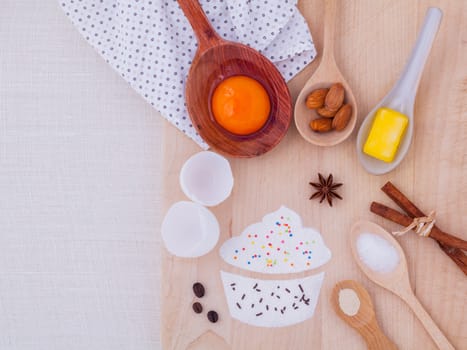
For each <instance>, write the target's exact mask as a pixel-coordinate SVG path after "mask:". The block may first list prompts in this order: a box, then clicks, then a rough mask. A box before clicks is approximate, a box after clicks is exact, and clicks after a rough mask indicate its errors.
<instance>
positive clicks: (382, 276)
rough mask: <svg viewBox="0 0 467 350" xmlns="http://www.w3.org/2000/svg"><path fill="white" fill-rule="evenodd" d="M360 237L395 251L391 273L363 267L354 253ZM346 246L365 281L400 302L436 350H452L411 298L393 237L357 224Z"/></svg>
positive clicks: (369, 225)
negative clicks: (374, 237) (379, 241)
mask: <svg viewBox="0 0 467 350" xmlns="http://www.w3.org/2000/svg"><path fill="white" fill-rule="evenodd" d="M362 233H372V234H375V235H378V236H380V237H381V238H383V239H385V240H386V241H387V242H388V243H390V244H391V245H392V246H393V247H394V248H395V249H396V250H397V252H398V254H399V263H398V265H397V266H396V267H395V268H394V270H393V271H391V272H388V273H381V272H377V271H374V270H372V269H370V268H369V267H368V266H367V265H365V263H364V262H363V261H362V260H361V259H360V256H359V254H358V249H357V239H358V237H359V236H360V235H361V234H362ZM350 246H351V248H352V254H353V256H354V258H355V260H356V261H357V264H358V266H359V267H360V268H361V269H362V271H363V272H364V273H365V274H366V275H367V277H368V278H369V279H370V280H372V281H373V282H375V283H376V284H379V285H380V286H381V287H383V288H386V289H387V290H389V291H391V292H393V293H394V294H396V295H397V296H399V297H400V298H401V299H402V300H404V301H405V302H406V303H407V305H408V306H409V307H410V308H411V309H412V311H413V312H414V313H415V315H416V316H417V317H418V319H419V320H420V322H421V323H422V324H423V326H424V327H425V329H426V331H427V332H428V334H430V336H431V338H432V339H433V341H434V342H435V343H436V345H437V346H438V348H440V349H441V350H447V349H449V350H454V347H453V346H452V345H451V343H449V340H448V339H447V338H446V336H445V335H444V334H443V332H442V331H441V330H440V329H439V328H438V326H437V325H436V323H435V322H434V321H433V319H432V318H431V316H430V315H429V314H428V313H427V312H426V311H425V309H424V308H423V306H422V305H421V304H420V302H419V301H418V299H417V297H416V296H415V295H414V293H413V291H412V287H411V286H410V281H409V272H408V269H407V260H406V259H405V254H404V251H403V250H402V248H401V246H400V245H399V243H398V242H397V241H396V240H395V239H394V237H393V236H392V235H391V234H390V233H389V232H387V231H386V230H385V229H383V228H382V227H381V226H379V225H377V224H375V223H373V222H370V221H358V222H356V223H355V224H354V225H353V227H352V229H351V232H350Z"/></svg>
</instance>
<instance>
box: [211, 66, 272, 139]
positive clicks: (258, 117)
mask: <svg viewBox="0 0 467 350" xmlns="http://www.w3.org/2000/svg"><path fill="white" fill-rule="evenodd" d="M211 107H212V113H213V114H214V119H215V120H216V121H217V123H219V125H220V126H222V127H223V128H224V129H226V130H228V131H230V132H231V133H233V134H237V135H248V134H251V133H254V132H255V131H258V130H259V129H261V128H262V127H263V126H264V124H265V123H266V121H267V120H268V118H269V112H270V111H271V103H270V101H269V95H268V93H267V92H266V90H265V89H264V87H263V86H262V85H261V84H260V83H259V82H257V81H256V80H255V79H252V78H250V77H247V76H243V75H236V76H233V77H230V78H227V79H225V80H224V81H222V82H221V83H220V84H219V85H218V86H217V87H216V89H215V90H214V94H213V96H212V100H211Z"/></svg>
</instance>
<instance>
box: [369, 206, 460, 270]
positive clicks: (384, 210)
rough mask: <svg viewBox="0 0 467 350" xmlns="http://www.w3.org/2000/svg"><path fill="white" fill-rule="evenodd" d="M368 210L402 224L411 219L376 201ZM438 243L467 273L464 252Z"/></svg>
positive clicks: (406, 223) (406, 224)
mask: <svg viewBox="0 0 467 350" xmlns="http://www.w3.org/2000/svg"><path fill="white" fill-rule="evenodd" d="M370 210H371V211H372V212H373V213H375V214H377V215H379V216H382V217H383V218H385V219H388V220H391V221H393V222H395V223H397V224H399V225H402V226H409V225H410V224H411V223H412V220H413V218H411V217H409V216H407V215H404V214H402V213H399V212H398V211H397V210H394V209H392V208H389V207H387V206H385V205H384V204H381V203H377V202H373V203H371V206H370ZM434 229H435V228H434V227H433V229H432V231H431V234H430V236H428V237H431V238H433V237H432V235H433V231H434ZM438 230H439V229H438ZM435 240H436V239H435ZM438 244H439V246H440V248H441V249H442V250H443V252H444V253H446V255H448V256H449V257H450V258H451V259H452V260H453V261H454V262H455V263H456V265H457V266H459V268H460V269H461V270H462V272H464V274H465V275H467V255H465V253H464V252H463V251H462V250H461V249H459V248H454V247H451V246H449V245H446V244H444V243H442V242H441V241H438Z"/></svg>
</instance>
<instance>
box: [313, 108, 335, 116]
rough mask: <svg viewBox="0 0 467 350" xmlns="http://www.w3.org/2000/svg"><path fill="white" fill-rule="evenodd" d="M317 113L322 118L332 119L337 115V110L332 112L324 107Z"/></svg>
mask: <svg viewBox="0 0 467 350" xmlns="http://www.w3.org/2000/svg"><path fill="white" fill-rule="evenodd" d="M316 112H318V114H319V115H320V116H322V117H325V118H332V117H334V116H335V115H336V112H337V110H335V111H331V110H329V109H327V108H326V107H323V108H318V109H317V110H316Z"/></svg>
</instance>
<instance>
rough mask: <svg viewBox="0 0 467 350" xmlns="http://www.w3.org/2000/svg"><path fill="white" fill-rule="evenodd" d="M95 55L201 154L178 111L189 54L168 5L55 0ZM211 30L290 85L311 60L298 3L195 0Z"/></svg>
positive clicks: (181, 22)
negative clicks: (256, 54) (267, 63)
mask: <svg viewBox="0 0 467 350" xmlns="http://www.w3.org/2000/svg"><path fill="white" fill-rule="evenodd" d="M59 1H60V4H61V5H62V7H63V9H64V11H65V13H66V14H67V16H69V17H70V19H71V20H72V22H73V23H74V24H75V26H76V27H77V28H78V30H79V31H80V32H81V34H82V35H83V36H84V37H85V38H86V40H88V41H89V42H90V43H91V45H92V46H94V48H95V49H96V50H97V51H98V52H99V53H100V54H101V55H102V57H103V58H104V59H105V60H106V61H107V62H108V63H109V64H110V65H111V66H112V67H113V68H114V69H115V70H116V71H117V72H118V73H119V74H121V76H122V77H123V78H124V79H125V80H126V81H128V82H129V83H130V85H131V86H132V87H133V88H134V89H135V90H136V91H137V92H138V93H140V94H141V95H142V96H143V97H144V98H145V99H146V100H147V101H148V102H149V103H151V105H153V106H154V107H155V108H156V109H157V110H159V112H160V113H161V114H162V115H163V116H164V117H165V118H167V119H168V120H169V121H170V122H171V123H172V124H174V125H175V126H176V127H177V128H179V129H180V130H181V131H183V132H184V133H185V134H187V135H188V136H189V137H191V138H192V139H193V140H195V141H196V142H197V143H198V144H199V145H200V146H201V147H203V148H204V149H206V148H207V145H206V144H205V143H204V141H203V140H202V139H201V137H200V136H199V135H198V134H197V133H196V130H195V129H194V128H193V125H192V124H191V120H190V118H189V116H188V113H187V110H186V108H185V98H184V83H185V79H186V76H187V73H188V70H189V68H190V64H191V60H192V58H193V56H194V54H195V52H196V47H197V44H196V38H195V37H194V34H193V31H192V29H191V26H190V24H189V23H188V20H187V19H186V18H185V16H184V15H183V12H182V10H181V9H180V8H179V6H178V4H177V1H175V0H152V1H150V0H59ZM200 2H201V5H202V6H203V9H204V11H205V12H206V15H207V17H208V18H209V20H210V21H211V23H212V25H213V27H214V29H215V30H216V31H217V32H218V33H219V34H220V35H221V36H222V37H223V38H225V39H228V40H233V41H239V42H242V43H244V44H246V45H249V46H251V47H253V48H255V49H257V50H259V51H260V52H262V53H263V54H264V55H265V56H266V57H268V58H269V59H270V60H271V61H273V62H274V64H275V65H276V67H277V68H278V69H279V71H280V72H281V73H282V75H283V76H284V78H285V80H289V79H291V78H292V77H293V76H294V75H295V74H297V73H298V72H299V71H300V70H301V69H302V68H304V67H305V66H306V65H307V64H308V63H310V62H311V61H312V60H313V59H314V57H315V56H316V51H315V47H314V45H313V40H312V37H311V34H310V32H309V30H308V25H307V23H306V22H305V20H304V19H303V17H302V16H301V14H300V13H299V11H298V9H297V8H296V2H297V0H201V1H200Z"/></svg>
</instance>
